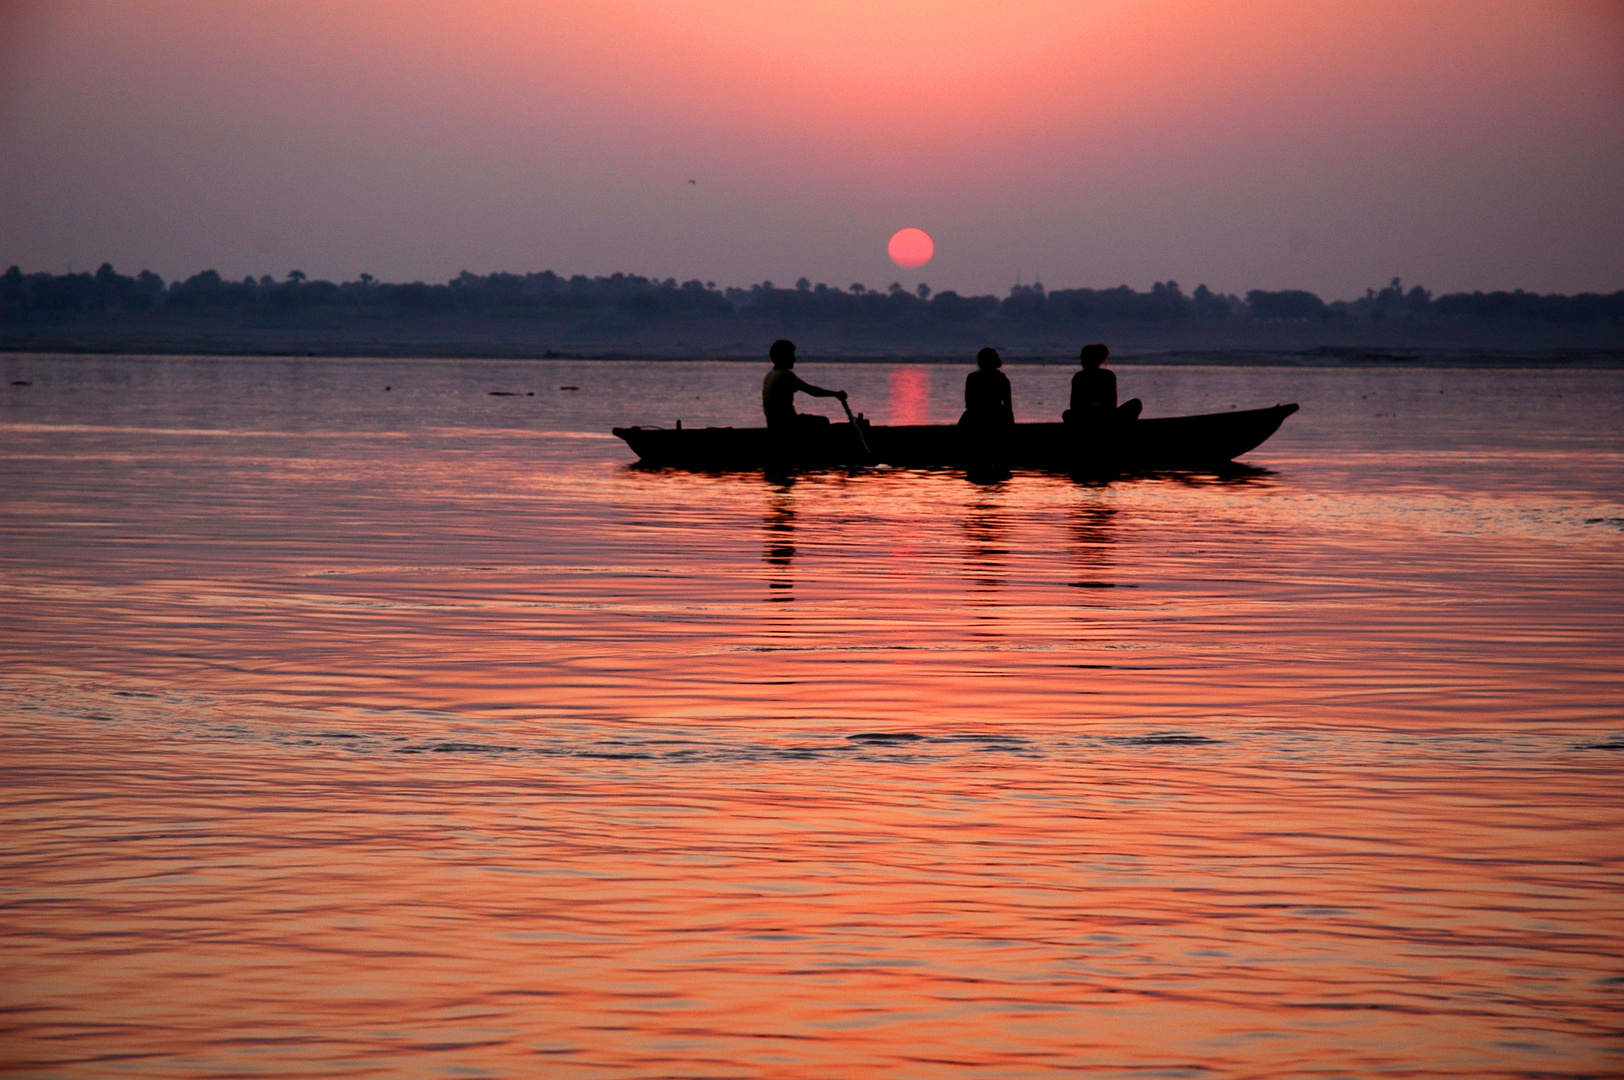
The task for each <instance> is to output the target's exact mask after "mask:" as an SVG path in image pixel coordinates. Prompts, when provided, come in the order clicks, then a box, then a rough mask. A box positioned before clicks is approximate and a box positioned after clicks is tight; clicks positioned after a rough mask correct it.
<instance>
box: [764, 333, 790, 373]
mask: <svg viewBox="0 0 1624 1080" xmlns="http://www.w3.org/2000/svg"><path fill="white" fill-rule="evenodd" d="M767 355H768V356H770V357H772V359H773V367H775V368H784V369H785V370H788V369H789V368H792V367H794V366H795V342H793V341H786V340H785V339H784V338H779V339H778V340H777V341H775V342H773V347H772V348H771V349H770V350H769V351H768V353H767Z"/></svg>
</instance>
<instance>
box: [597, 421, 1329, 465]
mask: <svg viewBox="0 0 1624 1080" xmlns="http://www.w3.org/2000/svg"><path fill="white" fill-rule="evenodd" d="M1296 411H1297V406H1296V405H1294V404H1293V405H1275V406H1272V407H1271V408H1267V409H1247V410H1242V411H1238V412H1225V413H1206V414H1204V415H1199V416H1166V417H1159V418H1155V419H1149V420H1130V421H1127V422H1125V423H1115V422H1113V423H1107V424H1104V425H1100V426H1098V427H1093V428H1087V429H1085V428H1082V427H1080V426H1074V425H1070V424H1016V425H1014V426H1013V427H1010V428H1005V429H1003V430H1002V432H999V433H991V432H987V431H984V430H979V429H975V428H966V427H960V426H958V425H952V424H919V425H907V426H895V427H893V426H882V425H869V424H867V423H864V425H863V434H864V438H865V439H866V442H867V444H868V448H869V451H870V452H869V453H865V452H864V449H863V441H861V440H859V439H858V437H857V432H856V430H855V429H854V428H853V427H852V425H851V424H830V425H828V426H827V427H822V426H819V427H808V428H807V429H805V430H802V431H797V432H796V433H795V435H794V437H793V438H786V437H783V436H781V435H780V434H779V433H777V432H769V431H768V430H767V429H766V428H726V427H724V428H675V429H673V428H657V427H623V428H621V427H617V428H615V429H613V430H614V434H615V435H617V436H618V437H620V438H621V439H624V440H625V442H626V445H627V446H629V447H631V449H632V452H633V453H635V454H636V455H637V457H638V459H639V462H640V464H643V465H647V466H656V467H666V468H679V469H698V470H704V471H718V472H732V471H751V470H755V469H771V468H786V467H787V468H833V467H857V466H862V465H874V464H883V465H891V466H894V467H897V468H939V467H954V468H965V469H972V470H974V469H1000V468H1002V469H1038V470H1046V471H1053V472H1071V473H1078V472H1101V471H1110V472H1133V471H1152V470H1162V469H1204V468H1213V467H1217V466H1222V465H1224V464H1226V463H1228V462H1230V461H1232V460H1234V459H1235V458H1236V457H1239V456H1240V455H1241V454H1244V453H1246V452H1247V451H1249V450H1252V449H1255V448H1256V447H1257V446H1259V445H1261V444H1262V443H1263V441H1264V440H1265V439H1267V438H1268V437H1269V436H1270V435H1273V434H1274V433H1275V432H1276V431H1277V430H1279V428H1280V424H1281V423H1282V422H1283V421H1284V420H1285V418H1286V417H1288V416H1290V415H1291V414H1292V413H1294V412H1296Z"/></svg>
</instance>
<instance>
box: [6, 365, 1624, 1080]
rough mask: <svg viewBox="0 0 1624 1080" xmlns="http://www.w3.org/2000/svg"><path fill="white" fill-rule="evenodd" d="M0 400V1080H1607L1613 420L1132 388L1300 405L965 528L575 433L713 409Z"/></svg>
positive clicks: (747, 392) (1620, 1050)
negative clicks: (0, 1079)
mask: <svg viewBox="0 0 1624 1080" xmlns="http://www.w3.org/2000/svg"><path fill="white" fill-rule="evenodd" d="M802 369H803V370H802V374H804V375H805V376H806V377H807V378H808V379H810V380H811V381H813V382H816V383H819V384H821V385H826V386H840V387H845V388H846V389H848V390H850V391H851V394H852V402H853V405H854V407H857V408H861V409H863V410H864V411H866V412H867V414H868V415H869V417H870V418H871V419H873V420H875V421H877V422H885V421H887V420H897V421H902V422H909V421H912V422H919V421H947V420H952V419H953V418H955V417H956V416H957V413H958V409H959V394H960V390H959V388H960V387H961V386H962V380H963V376H964V373H965V370H966V369H965V368H952V367H931V366H910V365H885V364H850V365H842V364H834V363H826V364H803V365H802ZM0 370H3V372H4V382H5V383H7V384H10V383H13V382H26V383H28V384H29V385H26V386H17V385H8V386H3V387H0V455H3V463H0V464H3V468H4V475H5V480H4V483H3V485H0V568H3V569H0V595H3V604H0V620H3V621H0V629H3V633H0V707H3V723H0V837H3V839H0V968H3V970H4V972H5V973H6V974H5V978H4V979H3V980H0V1008H3V1012H0V1068H3V1069H5V1070H7V1071H11V1072H15V1073H19V1074H22V1075H30V1076H42V1077H58V1076H60V1077H123V1076H134V1077H255V1076H310V1077H396V1076H400V1077H442V1076H444V1077H469V1076H472V1077H478V1076H499V1077H528V1076H538V1077H560V1078H575V1077H582V1078H586V1077H707V1078H709V1077H764V1078H786V1080H789V1078H794V1080H801V1078H806V1080H811V1078H829V1077H867V1076H882V1075H883V1076H887V1077H903V1078H913V1077H918V1078H926V1077H931V1078H934V1077H986V1078H1000V1080H1002V1078H1022V1077H1045V1076H1053V1075H1059V1074H1063V1073H1065V1074H1070V1073H1076V1072H1086V1073H1087V1074H1088V1075H1091V1076H1101V1077H1136V1078H1138V1077H1203V1078H1206V1077H1262V1076H1283V1075H1291V1076H1312V1077H1344V1076H1347V1077H1353V1076H1357V1077H1370V1076H1403V1077H1431V1076H1460V1077H1513V1076H1516V1077H1529V1076H1540V1077H1580V1076H1589V1077H1595V1076H1613V1075H1619V1074H1620V1073H1621V1072H1624V1024H1621V1022H1620V1016H1624V797H1621V795H1620V791H1621V790H1624V786H1621V784H1620V779H1621V775H1620V774H1621V771H1624V770H1621V767H1620V766H1621V764H1624V662H1621V658H1624V372H1621V371H1616V370H1557V371H1546V372H1536V371H1525V370H1500V369H1489V368H1482V369H1449V370H1440V369H1419V370H1414V369H1398V368H1352V369H1344V368H1335V367H1325V368H1278V367H1229V368H1225V367H1172V366H1168V367H1155V366H1145V365H1140V366H1133V365H1129V366H1124V367H1122V368H1120V369H1119V378H1120V380H1121V383H1122V390H1123V393H1124V395H1125V396H1126V395H1137V396H1140V397H1142V398H1143V399H1144V400H1145V402H1146V409H1145V414H1146V415H1147V416H1157V415H1168V414H1174V413H1183V412H1193V411H1206V410H1218V409H1227V408H1231V407H1240V408H1249V407H1255V406H1261V405H1268V404H1273V403H1275V402H1277V401H1297V402H1299V403H1301V405H1302V411H1301V412H1300V413H1298V414H1297V415H1295V416H1293V417H1291V418H1290V419H1288V420H1287V421H1286V424H1285V426H1284V428H1283V429H1282V430H1281V431H1280V432H1279V433H1278V434H1277V435H1276V436H1275V437H1274V438H1273V439H1271V440H1270V441H1269V442H1267V443H1266V444H1264V446H1263V447H1261V448H1260V449H1258V450H1256V451H1254V452H1253V453H1252V454H1250V455H1247V457H1246V458H1245V459H1244V461H1245V463H1246V464H1248V465H1249V466H1252V468H1251V469H1250V470H1248V471H1245V472H1242V473H1240V474H1239V475H1236V476H1231V477H1222V478H1221V477H1214V476H1203V475H1180V476H1160V477H1146V478H1137V479H1128V480H1118V481H1115V482H1110V483H1078V482H1073V481H1072V480H1070V479H1068V478H1064V477H1058V476H1049V475H1041V474H1016V475H1015V476H1013V477H1011V478H1009V479H1008V480H1006V481H1004V482H1002V483H994V484H974V483H970V482H968V481H967V480H966V479H965V478H964V477H963V476H962V475H960V474H955V473H953V472H948V471H940V472H915V471H902V470H883V469H882V470H870V471H862V472H855V473H847V472H830V473H813V474H803V475H800V476H796V477H793V478H784V477H780V478H768V477H764V476H762V475H761V474H759V473H757V474H740V475H693V474H684V473H677V472H661V471H640V470H637V469H633V468H631V467H630V463H631V455H630V454H629V453H628V452H627V450H626V449H625V447H624V446H623V445H622V444H621V443H620V442H619V441H618V440H615V439H613V438H612V437H611V436H609V434H608V428H609V427H610V426H612V425H614V424H624V423H663V424H669V423H671V422H673V421H674V420H676V419H677V418H679V417H680V418H681V419H682V420H683V421H684V424H685V426H690V425H699V424H707V423H712V424H717V423H720V424H747V423H751V422H753V419H754V417H755V416H756V415H758V409H759V385H760V378H761V375H762V368H760V367H757V366H751V365H741V364H728V363H699V362H696V363H643V362H630V361H626V362H585V361H579V362H577V361H556V362H551V361H549V362H545V363H496V362H489V363H466V362H438V361H436V362H412V361H398V360H389V361H319V360H287V359H241V360H235V359H233V360H196V359H132V358H112V357H78V358H67V357H29V356H11V357H5V358H3V359H0ZM1006 370H1007V371H1008V372H1009V374H1010V375H1011V376H1012V381H1013V382H1014V384H1015V394H1016V409H1017V414H1018V416H1019V417H1020V418H1021V419H1046V418H1050V417H1052V416H1053V415H1054V414H1055V413H1057V412H1058V410H1059V408H1060V407H1061V405H1062V403H1063V398H1064V394H1065V387H1066V383H1067V380H1068V379H1069V376H1070V374H1071V370H1072V369H1071V368H1069V367H1062V366H1036V365H1035V366H1012V367H1010V368H1008V369H1006ZM564 387H573V388H574V389H561V388H564ZM493 391H496V392H502V393H503V394H505V395H507V396H495V395H494V394H493ZM826 404H828V403H827V402H815V403H814V407H816V406H822V405H826Z"/></svg>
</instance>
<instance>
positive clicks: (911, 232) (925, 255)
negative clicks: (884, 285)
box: [885, 229, 936, 270]
mask: <svg viewBox="0 0 1624 1080" xmlns="http://www.w3.org/2000/svg"><path fill="white" fill-rule="evenodd" d="M885 249H886V251H887V252H888V253H889V254H890V256H891V261H892V262H894V263H896V264H897V265H898V266H900V267H902V268H903V269H905V270H917V269H919V268H920V267H921V266H924V265H925V264H926V263H928V262H930V260H931V256H933V255H935V254H936V241H934V240H932V239H931V238H930V234H929V233H927V232H926V231H925V230H924V229H898V230H897V231H896V233H894V234H893V235H892V237H891V242H890V243H889V244H887V245H886V248H885Z"/></svg>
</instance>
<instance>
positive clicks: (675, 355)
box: [0, 343, 1624, 370]
mask: <svg viewBox="0 0 1624 1080" xmlns="http://www.w3.org/2000/svg"><path fill="white" fill-rule="evenodd" d="M0 355H5V356H7V357H13V358H18V359H21V358H24V357H29V358H34V359H38V360H51V359H64V360H69V359H81V358H91V357H127V358H131V359H197V360H210V359H212V360H256V359H264V360H290V359H309V360H356V361H369V360H370V361H405V362H412V361H421V362H425V363H435V362H443V361H451V360H456V361H464V362H472V363H479V362H489V363H512V362H515V361H520V362H523V361H530V362H549V361H591V362H627V361H645V362H647V361H657V362H667V363H683V362H688V363H693V362H710V363H740V364H758V365H759V364H762V363H764V362H765V359H764V356H763V355H761V354H758V353H751V352H726V351H718V352H704V351H684V352H668V353H654V352H649V351H644V350H639V349H635V348H631V349H629V348H624V347H620V348H616V347H605V348H602V349H591V350H580V351H575V350H555V349H547V350H528V351H526V350H519V349H491V348H489V347H478V346H473V347H467V346H465V347H456V346H440V347H430V348H423V347H416V348H414V347H411V346H406V347H390V346H380V345H378V344H361V343H356V344H354V345H352V346H345V347H339V348H326V349H312V348H292V347H282V348H277V347H274V346H270V347H259V348H256V347H253V346H247V345H241V344H237V343H231V344H225V343H221V344H219V345H217V346H216V347H214V348H199V347H197V346H196V345H195V344H188V345H185V346H182V345H178V344H177V345H176V346H175V347H162V346H149V345H138V346H127V347H123V348H120V347H118V346H116V345H104V344H97V345H89V344H86V345H84V346H81V347H56V348H29V347H22V346H13V345H9V344H5V343H0ZM972 359H973V358H971V357H969V356H967V355H965V354H963V353H961V352H957V351H955V352H951V353H949V352H919V353H904V352H896V351H889V350H883V349H875V350H860V351H859V350H830V351H803V352H802V354H801V360H802V362H803V363H814V364H815V363H820V362H822V363H847V364H849V363H875V364H896V363H904V364H950V365H958V366H964V365H966V364H969V363H971V362H972ZM1004 360H1005V363H1006V364H1010V365H1017V366H1052V365H1067V366H1069V365H1071V364H1074V363H1076V360H1075V359H1074V358H1073V357H1071V356H1070V355H1068V354H1066V353H1062V352H1051V351H1048V350H1043V351H1022V350H1019V349H1010V350H1006V351H1005V353H1004ZM1111 363H1112V364H1113V365H1114V366H1119V367H1131V366H1136V365H1147V366H1151V365H1154V366H1164V367H1295V368H1305V367H1306V368H1378V367H1390V368H1502V369H1504V368H1529V369H1567V368H1574V369H1602V370H1607V369H1613V370H1624V348H1568V349H1519V350H1511V349H1507V350H1499V351H1494V350H1485V349H1409V350H1383V349H1364V348H1356V347H1345V346H1320V347H1317V348H1312V349H1296V350H1286V349H1245V348H1240V349H1236V348H1213V349H1201V350H1195V349H1170V350H1128V349H1122V350H1116V351H1113V353H1112V355H1111Z"/></svg>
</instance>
